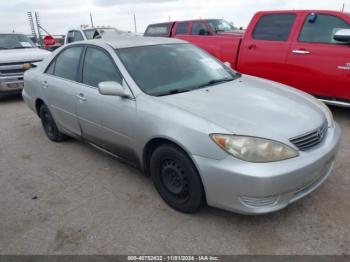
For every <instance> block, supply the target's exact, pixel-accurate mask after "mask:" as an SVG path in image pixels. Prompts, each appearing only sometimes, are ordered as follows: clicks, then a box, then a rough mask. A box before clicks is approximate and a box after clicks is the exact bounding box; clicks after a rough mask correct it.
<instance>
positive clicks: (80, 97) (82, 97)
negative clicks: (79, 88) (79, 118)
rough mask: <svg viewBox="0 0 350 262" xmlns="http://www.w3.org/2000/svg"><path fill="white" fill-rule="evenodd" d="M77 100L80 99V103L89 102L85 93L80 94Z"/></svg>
mask: <svg viewBox="0 0 350 262" xmlns="http://www.w3.org/2000/svg"><path fill="white" fill-rule="evenodd" d="M76 98H78V99H79V100H80V101H86V100H87V99H86V97H85V96H84V94H83V93H80V94H78V95H76Z"/></svg>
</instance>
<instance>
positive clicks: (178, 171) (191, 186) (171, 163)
mask: <svg viewBox="0 0 350 262" xmlns="http://www.w3.org/2000/svg"><path fill="white" fill-rule="evenodd" d="M150 169H151V176H152V180H153V183H154V185H155V187H156V189H157V190H158V192H159V194H160V195H161V197H162V198H163V200H164V201H165V202H166V203H167V204H168V205H170V206H171V207H173V208H174V209H176V210H179V211H181V212H185V213H194V212H196V211H198V210H199V209H200V208H201V207H202V206H203V204H204V190H203V185H202V181H201V179H200V177H199V175H198V172H197V170H196V167H195V166H194V165H193V163H192V161H191V159H190V158H189V157H188V156H187V154H186V153H185V152H183V150H181V149H179V148H178V147H176V146H174V145H171V144H164V145H161V146H160V147H158V148H157V149H156V150H155V151H154V153H153V155H152V157H151V163H150Z"/></svg>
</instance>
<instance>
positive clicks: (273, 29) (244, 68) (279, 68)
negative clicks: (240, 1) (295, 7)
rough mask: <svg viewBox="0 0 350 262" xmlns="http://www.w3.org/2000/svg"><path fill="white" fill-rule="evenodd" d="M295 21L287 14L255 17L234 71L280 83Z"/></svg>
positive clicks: (294, 16)
mask: <svg viewBox="0 0 350 262" xmlns="http://www.w3.org/2000/svg"><path fill="white" fill-rule="evenodd" d="M296 18H297V15H296V14H295V13H291V12H286V13H270V14H268V13H267V14H266V13H262V14H260V15H256V16H255V17H254V19H253V20H252V22H251V25H250V27H249V28H248V30H247V32H246V33H245V36H244V39H243V42H242V45H241V49H240V54H239V60H238V71H240V72H242V73H245V74H248V75H253V76H258V77H262V78H267V79H270V80H274V81H277V82H284V81H285V76H284V73H285V70H286V60H287V54H288V51H289V49H290V45H291V33H292V29H293V26H294V24H295V21H296Z"/></svg>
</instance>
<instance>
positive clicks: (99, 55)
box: [83, 47, 122, 87]
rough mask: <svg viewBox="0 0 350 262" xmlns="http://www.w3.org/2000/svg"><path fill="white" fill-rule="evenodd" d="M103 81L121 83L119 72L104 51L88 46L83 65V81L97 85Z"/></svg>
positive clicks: (90, 84)
mask: <svg viewBox="0 0 350 262" xmlns="http://www.w3.org/2000/svg"><path fill="white" fill-rule="evenodd" d="M104 81H116V82H118V83H122V78H121V74H120V73H119V71H117V69H116V66H115V64H114V61H113V60H112V58H110V57H109V56H108V55H107V54H106V53H105V52H104V51H102V50H99V49H97V48H91V47H88V48H87V50H86V54H85V60H84V66H83V83H84V84H86V85H89V86H93V87H97V85H98V84H99V83H100V82H104Z"/></svg>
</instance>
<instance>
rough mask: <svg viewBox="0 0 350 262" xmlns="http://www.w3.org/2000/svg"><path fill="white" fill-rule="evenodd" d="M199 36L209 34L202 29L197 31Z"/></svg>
mask: <svg viewBox="0 0 350 262" xmlns="http://www.w3.org/2000/svg"><path fill="white" fill-rule="evenodd" d="M199 35H210V32H209V31H208V30H206V29H203V28H202V29H200V30H199Z"/></svg>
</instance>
